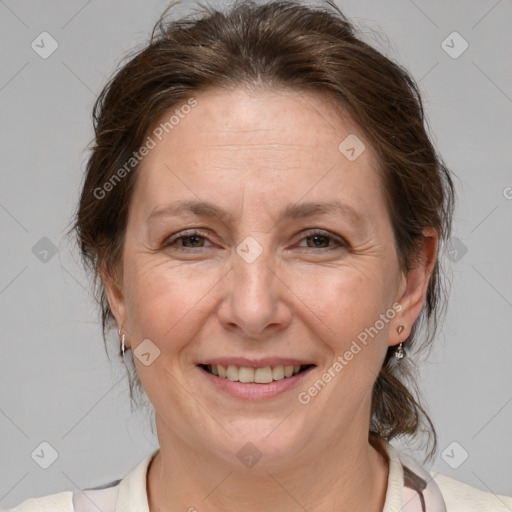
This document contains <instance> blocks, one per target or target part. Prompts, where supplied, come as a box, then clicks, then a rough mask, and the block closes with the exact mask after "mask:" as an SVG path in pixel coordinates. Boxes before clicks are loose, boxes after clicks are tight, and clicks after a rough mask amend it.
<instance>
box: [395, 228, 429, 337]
mask: <svg viewBox="0 0 512 512" xmlns="http://www.w3.org/2000/svg"><path fill="white" fill-rule="evenodd" d="M423 237H424V238H423V241H422V243H421V247H420V250H419V254H418V257H417V261H415V262H414V264H413V266H412V268H410V269H409V272H408V273H407V275H405V274H402V276H401V278H400V285H399V289H398V294H397V300H396V301H397V302H398V303H399V304H400V305H401V306H402V309H401V311H400V314H399V315H397V316H396V317H395V321H396V325H394V326H393V327H394V329H393V331H392V332H391V335H390V339H389V345H390V346H391V345H397V344H398V343H400V342H401V341H404V340H406V339H407V338H408V337H409V336H410V334H411V329H412V326H413V324H414V322H415V321H416V319H417V318H418V317H419V315H420V313H421V310H422V309H423V305H424V304H425V299H426V297H427V290H428V283H429V282H430V276H431V275H432V271H433V270H434V266H435V263H436V260H437V246H438V242H439V235H438V233H437V231H436V230H435V229H433V228H427V229H425V230H424V231H423ZM398 325H403V326H404V330H403V331H402V332H401V333H400V334H398V333H397V331H396V329H397V327H398Z"/></svg>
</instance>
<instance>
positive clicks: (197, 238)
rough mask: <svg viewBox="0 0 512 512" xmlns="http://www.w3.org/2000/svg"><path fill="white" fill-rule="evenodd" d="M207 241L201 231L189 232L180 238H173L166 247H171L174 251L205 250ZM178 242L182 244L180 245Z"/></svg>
mask: <svg viewBox="0 0 512 512" xmlns="http://www.w3.org/2000/svg"><path fill="white" fill-rule="evenodd" d="M205 240H207V238H206V236H205V233H203V232H201V231H187V232H185V233H182V234H181V235H180V236H177V237H174V238H171V239H170V240H169V241H167V242H165V244H164V246H165V247H171V248H173V249H177V250H179V251H181V250H187V249H203V248H204V241H205ZM177 242H182V244H181V245H180V244H179V243H178V244H177Z"/></svg>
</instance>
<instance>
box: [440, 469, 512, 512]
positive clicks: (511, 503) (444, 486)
mask: <svg viewBox="0 0 512 512" xmlns="http://www.w3.org/2000/svg"><path fill="white" fill-rule="evenodd" d="M430 473H431V475H432V476H433V477H434V480H435V482H436V483H437V485H438V487H439V489H440V490H441V493H442V495H443V498H444V501H445V503H446V510H447V512H472V511H474V512H512V498H510V497H508V496H501V495H499V494H494V493H493V492H488V491H483V490H481V489H478V488H476V487H473V486H471V485H469V484H466V483H464V482H461V481H459V480H455V479H454V478H450V477H449V476H446V475H443V474H442V473H436V472H435V471H431V472H430Z"/></svg>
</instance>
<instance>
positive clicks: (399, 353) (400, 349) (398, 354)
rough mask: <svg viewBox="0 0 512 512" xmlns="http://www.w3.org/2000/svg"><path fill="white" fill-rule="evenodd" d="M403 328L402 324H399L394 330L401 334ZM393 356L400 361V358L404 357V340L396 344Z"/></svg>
mask: <svg viewBox="0 0 512 512" xmlns="http://www.w3.org/2000/svg"><path fill="white" fill-rule="evenodd" d="M403 330H404V326H403V325H399V326H398V327H397V328H396V332H397V333H398V334H401V333H402V331H403ZM394 356H395V357H396V359H398V361H400V360H401V359H403V358H404V357H405V350H404V342H403V341H401V342H400V344H399V345H398V347H397V349H396V350H395V353H394Z"/></svg>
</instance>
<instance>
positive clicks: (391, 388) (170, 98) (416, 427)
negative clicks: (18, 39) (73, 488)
mask: <svg viewBox="0 0 512 512" xmlns="http://www.w3.org/2000/svg"><path fill="white" fill-rule="evenodd" d="M172 6H173V4H171V6H170V7H169V8H168V9H167V10H166V11H165V12H164V14H163V15H162V17H161V18H160V19H159V21H158V23H157V24H156V26H155V28H154V30H153V33H152V34H151V38H150V40H149V42H148V43H147V44H146V45H145V46H144V47H143V48H142V49H139V50H136V51H135V53H134V54H131V55H129V56H128V57H127V59H126V60H127V62H125V63H124V65H123V66H122V67H121V68H120V69H119V70H118V71H117V73H116V74H115V75H114V76H113V78H112V79H111V80H110V82H109V83H108V84H107V85H106V86H105V88H104V89H103V91H102V92H101V94H100V95H99V97H98V99H97V101H96V104H95V106H94V113H93V116H94V128H95V140H94V145H93V147H92V152H91V155H90V158H89V160H88V163H87V169H86V174H85V181H84V184H83V188H82V193H81V197H80V202H79V206H78V210H77V213H76V219H75V224H74V227H73V229H74V230H75V231H76V235H77V238H78V242H79V245H80V249H81V253H82V258H83V261H84V263H85V265H86V267H88V268H89V270H90V271H91V272H92V275H93V277H94V279H95V282H96V285H97V293H98V298H99V302H100V305H101V311H102V326H103V334H104V341H105V347H106V348H107V345H106V335H107V333H108V331H109V330H110V328H111V327H112V326H113V324H114V319H113V316H112V312H111V310H110V307H109V304H108V300H107V297H106V294H105V290H104V288H103V286H102V283H101V279H100V278H99V269H100V266H102V265H104V266H105V268H107V269H109V271H110V270H115V269H116V268H117V267H118V266H119V264H120V257H121V254H122V249H123V236H124V231H125V228H126V221H127V211H128V208H129V204H130V197H131V192H132V189H133V185H134V183H135V180H136V177H137V172H136V165H134V167H133V170H131V171H130V169H128V170H127V168H126V162H127V161H128V160H129V159H130V158H131V157H132V155H133V153H134V151H136V150H138V149H139V148H140V146H141V144H143V142H144V138H145V137H146V135H147V133H148V130H149V129H151V127H152V126H153V125H154V123H155V122H156V121H157V120H158V119H159V118H160V117H161V116H162V115H163V114H164V113H166V112H168V111H169V109H171V107H175V106H177V105H178V104H179V103H180V102H185V101H186V99H187V98H190V96H191V95H193V94H196V93H198V92H199V91H201V90H205V89H209V88H224V89H229V88H232V87H238V86H242V85H243V86H247V87H269V88H280V89H282V88H292V89H296V90H304V91H306V90H309V91H316V92H320V93H325V94H326V96H327V95H328V96H330V97H331V98H334V99H335V101H336V102H337V104H338V105H340V106H341V107H343V108H344V109H346V111H347V112H348V113H349V114H350V115H351V116H352V118H353V119H354V120H355V121H356V123H357V124H358V125H359V127H360V128H361V130H362V132H363V133H364V134H365V136H366V137H367V138H368V140H369V142H370V144H371V146H372V148H373V149H374V150H375V151H376V154H377V155H378V157H379V160H380V161H379V164H380V171H381V174H382V183H383V187H384V190H385V194H386V197H387V201H388V208H389V212H390V215H391V220H392V225H393V231H394V236H395V246H396V251H397V254H398V257H399V262H400V266H401V269H402V270H403V272H405V273H407V271H408V270H409V269H410V268H411V266H412V265H413V264H414V262H415V257H416V256H417V255H418V246H419V244H421V242H422V240H423V235H422V230H423V229H424V228H427V227H432V228H434V229H435V230H436V231H437V232H438V233H439V236H440V241H441V242H442V241H446V240H447V239H448V238H449V236H450V231H451V219H452V213H453V203H454V190H453V184H452V180H451V178H450V173H449V171H448V169H447V168H446V166H445V164H444V163H443V161H442V159H441V157H440V156H439V155H438V154H437V152H436V150H435V149H434V147H433V145H432V143H431V141H430V139H429V136H428V135H427V132H426V124H427V123H426V120H425V119H424V110H423V105H422V100H421V97H420V92H419V89H418V87H417V85H416V83H415V82H414V80H413V78H412V77H411V76H410V75H409V74H408V72H407V71H406V70H405V69H404V68H402V67H401V66H400V65H398V64H396V63H394V62H393V61H391V60H390V59H388V58H386V57H385V56H384V55H382V54H381V53H380V52H378V51H377V50H375V49H374V48H372V47H371V46H370V45H368V44H367V43H365V42H363V41H362V40H361V39H359V38H358V37H356V34H355V29H354V27H353V26H352V25H351V23H350V22H349V21H348V20H347V19H346V18H345V16H344V15H343V14H342V12H340V10H339V9H338V8H337V7H336V5H335V4H334V3H332V1H331V0H327V1H326V4H324V5H321V6H311V5H310V6H306V5H304V4H301V3H299V2H295V1H287V0H278V1H272V2H269V3H265V4H257V3H255V2H253V1H251V0H242V1H239V2H237V3H235V4H234V5H233V6H231V7H230V8H228V9H226V10H225V11H222V10H218V9H217V8H213V7H209V6H203V5H201V8H202V10H199V15H197V13H194V14H193V15H189V16H188V17H184V18H181V19H178V20H169V19H168V16H169V13H170V8H171V7H172ZM123 166H125V171H126V172H124V173H121V174H122V179H119V180H117V181H115V183H114V182H112V178H113V177H114V175H116V173H117V177H120V173H119V170H120V169H121V168H122V167H123ZM109 180H110V181H109ZM107 182H108V183H111V185H112V186H110V187H105V184H106V183H107ZM107 188H108V197H101V196H102V195H103V196H104V195H105V194H106V192H107ZM99 190H102V191H104V192H105V194H104V193H103V192H101V193H100V192H98V191H99ZM443 283H444V281H443V280H442V279H441V268H440V262H439V261H437V262H436V264H435V267H434V270H433V273H432V275H431V278H430V282H429V285H428V292H427V297H426V302H425V305H424V308H423V310H422V313H421V315H420V316H419V318H418V319H417V321H416V322H415V324H414V326H413V330H412V332H411V335H410V337H409V338H408V340H407V341H406V347H407V352H410V348H411V347H413V346H415V349H416V350H418V349H420V348H425V347H429V346H430V344H431V342H432V340H433V337H434V334H435V331H436V327H437V323H438V321H439V319H440V315H441V313H442V312H443V311H444V307H445V301H444V300H443V299H444V298H446V289H445V285H444V284H443ZM420 327H426V329H421V331H422V334H421V336H420V334H419V333H420ZM423 331H424V332H423ZM394 348H395V347H390V349H389V350H388V353H387V356H386V358H385V361H384V364H383V366H382V369H381V371H380V373H379V375H378V377H377V379H376V382H375V385H374V389H373V398H372V417H371V428H370V432H369V439H370V442H372V444H373V445H374V446H375V447H376V448H378V449H379V450H381V446H380V445H381V443H380V442H379V440H380V439H382V438H385V439H387V440H388V441H389V440H391V439H392V438H395V437H397V436H401V435H404V434H414V433H418V431H420V430H421V428H420V427H421V425H423V424H424V425H425V426H426V429H425V432H427V433H428V434H429V441H430V440H433V446H432V449H431V451H430V453H429V457H432V455H433V454H434V453H435V450H436V445H437V440H436V433H435V429H434V427H433V425H432V422H431V421H430V418H429V417H428V414H427V413H426V411H425V410H424V408H423V407H422V405H421V404H420V400H419V395H418V393H417V389H416V385H415V383H414V378H413V374H414V372H413V371H412V370H413V367H412V366H413V365H414V362H413V361H412V359H411V357H406V358H405V359H404V360H403V361H401V362H400V364H396V360H395V358H394V357H393V351H394ZM107 354H108V350H107ZM132 363H133V361H132ZM133 368H134V366H133V365H132V369H133ZM129 376H130V396H131V398H132V401H133V390H134V387H135V388H136V389H137V390H138V391H139V392H140V391H141V385H140V381H139V379H138V377H137V376H136V373H134V372H133V373H132V375H130V372H129Z"/></svg>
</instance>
